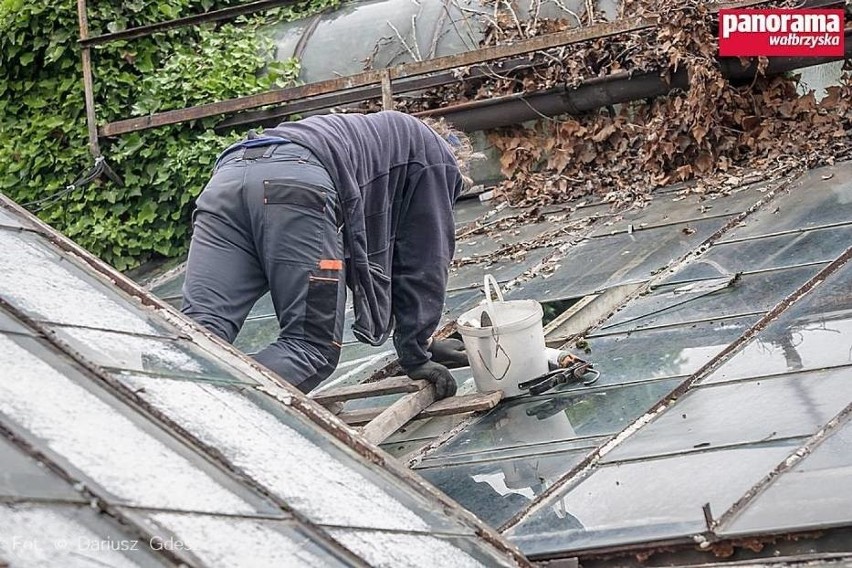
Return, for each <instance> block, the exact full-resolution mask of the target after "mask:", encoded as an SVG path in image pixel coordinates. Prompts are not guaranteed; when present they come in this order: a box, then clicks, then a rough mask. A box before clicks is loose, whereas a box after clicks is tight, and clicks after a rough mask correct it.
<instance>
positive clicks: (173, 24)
mask: <svg viewBox="0 0 852 568" xmlns="http://www.w3.org/2000/svg"><path fill="white" fill-rule="evenodd" d="M284 4H296V0H259V1H258V2H251V3H249V4H241V5H238V6H231V7H229V8H222V9H221V10H212V11H210V12H205V13H203V14H194V15H192V16H184V17H183V18H176V19H174V20H168V21H166V22H157V23H155V24H147V25H145V26H139V27H136V28H129V29H126V30H121V31H117V32H112V33H108V34H102V35H99V36H95V37H91V38H90V37H83V36H82V35H81V36H80V40H79V43H80V45H81V46H83V47H92V46H95V45H103V44H105V43H110V42H113V41H119V40H128V39H136V38H140V37H145V36H149V35H152V34H156V33H159V32H164V31H167V30H172V29H175V28H182V27H186V26H195V25H198V24H205V23H208V22H221V21H224V20H233V19H234V18H237V17H238V16H245V15H248V14H254V13H256V12H262V11H264V10H271V9H273V8H277V7H279V6H282V5H284Z"/></svg>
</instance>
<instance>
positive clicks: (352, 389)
mask: <svg viewBox="0 0 852 568" xmlns="http://www.w3.org/2000/svg"><path fill="white" fill-rule="evenodd" d="M426 384H427V383H426V381H414V380H411V379H409V378H408V377H389V378H387V379H383V380H381V381H376V382H374V383H360V384H357V385H352V386H348V387H340V388H336V389H329V390H327V391H320V392H318V393H316V394H312V395H310V397H311V398H312V399H313V400H314V401H315V402H318V403H320V404H322V405H326V404H328V403H330V402H342V401H346V400H353V399H356V398H370V397H372V396H382V395H386V394H398V393H401V392H417V391H419V390H420V389H422V388H423V387H425V386H426Z"/></svg>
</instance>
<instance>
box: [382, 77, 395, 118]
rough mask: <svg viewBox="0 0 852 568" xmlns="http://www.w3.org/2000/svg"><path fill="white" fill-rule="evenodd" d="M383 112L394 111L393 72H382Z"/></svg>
mask: <svg viewBox="0 0 852 568" xmlns="http://www.w3.org/2000/svg"><path fill="white" fill-rule="evenodd" d="M382 110H393V85H392V84H391V70H390V69H383V70H382Z"/></svg>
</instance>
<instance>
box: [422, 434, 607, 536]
mask: <svg viewBox="0 0 852 568" xmlns="http://www.w3.org/2000/svg"><path fill="white" fill-rule="evenodd" d="M590 451H591V448H587V449H585V450H574V451H569V452H563V453H557V454H547V455H532V456H526V457H523V458H516V459H510V460H506V459H501V460H498V461H489V462H479V463H471V464H461V465H448V466H440V467H435V468H429V469H418V470H417V473H419V474H420V475H421V476H423V478H424V479H426V481H429V482H430V483H432V484H433V485H434V486H435V487H437V488H438V489H440V490H441V491H443V492H444V493H446V494H447V495H449V496H450V497H452V498H453V499H455V500H456V502H457V503H458V504H459V505H461V506H462V507H464V508H465V509H467V510H468V511H470V512H472V513H473V514H474V515H476V516H477V517H479V518H480V519H482V520H483V521H485V522H486V523H488V524H489V525H491V526H493V527H498V526H500V525H501V524H503V523H504V522H506V521H507V520H509V519H510V518H511V517H512V515H514V514H515V513H517V512H518V511H520V510H521V509H523V508H524V507H526V506H528V505H529V503H530V501H531V500H532V499H533V498H535V497H536V496H538V495H540V494H541V493H542V492H543V491H544V490H545V489H547V487H549V486H550V485H551V484H552V483H553V482H554V481H555V480H556V479H557V478H559V477H560V476H562V475H564V474H565V473H566V472H568V471H570V470H571V469H572V468H573V467H574V466H576V465H577V464H578V463H580V461H581V460H582V459H583V458H584V457H585V456H586V455H587V454H588V453H589V452H590Z"/></svg>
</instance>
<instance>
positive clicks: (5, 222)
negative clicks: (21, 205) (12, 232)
mask: <svg viewBox="0 0 852 568" xmlns="http://www.w3.org/2000/svg"><path fill="white" fill-rule="evenodd" d="M0 226H3V227H12V228H15V229H22V228H24V225H23V223H22V222H21V219H20V218H19V217H17V216H16V215H15V214H14V213H12V212H11V211H7V210H6V208H5V207H0Z"/></svg>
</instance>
